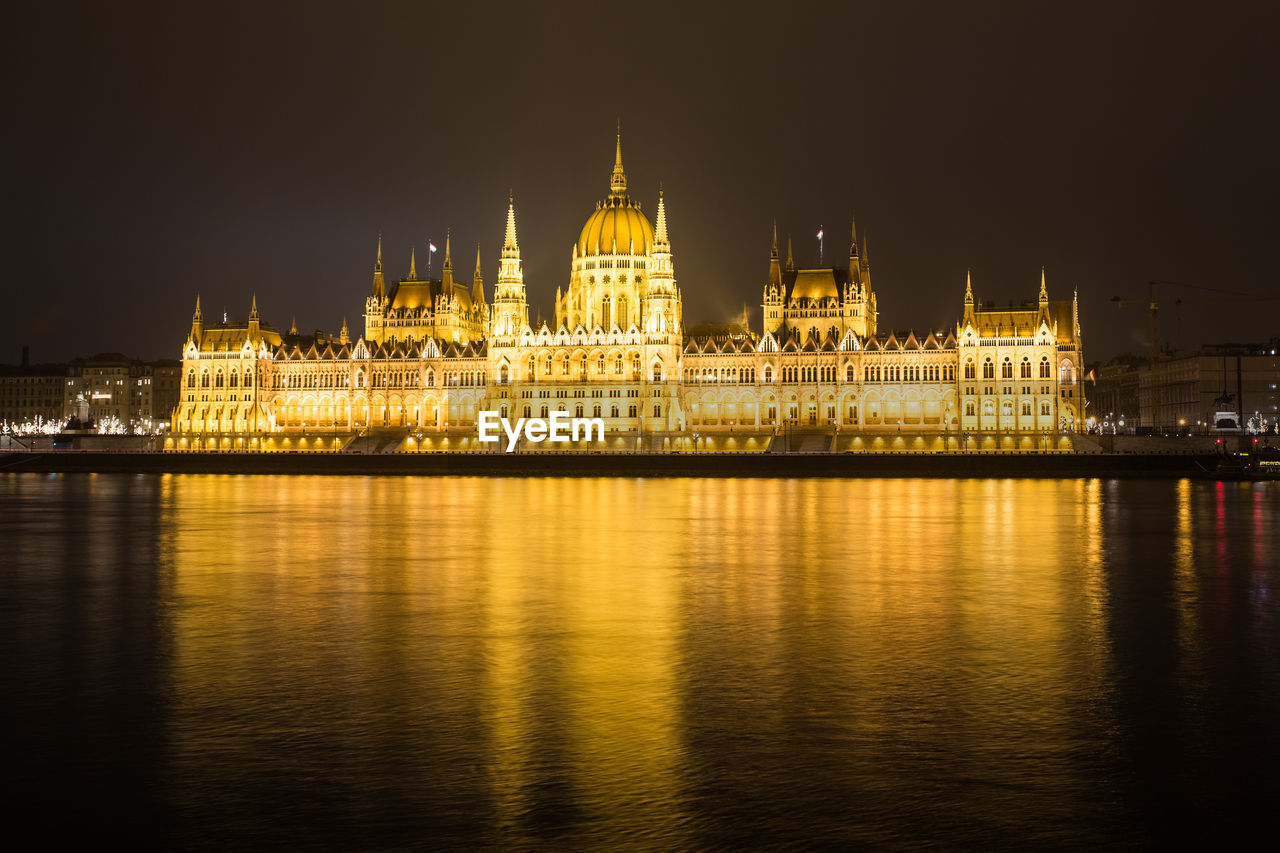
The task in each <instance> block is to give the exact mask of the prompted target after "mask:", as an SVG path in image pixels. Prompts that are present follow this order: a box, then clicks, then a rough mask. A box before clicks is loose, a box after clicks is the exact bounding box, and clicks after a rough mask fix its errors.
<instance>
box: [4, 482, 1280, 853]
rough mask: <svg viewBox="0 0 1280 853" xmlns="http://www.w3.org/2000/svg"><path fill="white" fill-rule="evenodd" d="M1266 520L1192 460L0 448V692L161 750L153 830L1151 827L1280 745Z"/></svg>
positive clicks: (359, 840)
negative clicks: (792, 471)
mask: <svg viewBox="0 0 1280 853" xmlns="http://www.w3.org/2000/svg"><path fill="white" fill-rule="evenodd" d="M1278 508H1280V491H1278V490H1276V489H1273V488H1272V489H1269V488H1267V487H1265V486H1264V487H1259V486H1250V485H1248V484H1244V485H1238V486H1227V485H1224V484H1214V483H1197V482H1192V481H1181V482H1176V483H1170V482H1122V481H1098V480H1084V481H1074V480H1071V481H1046V480H953V481H945V480H840V481H838V480H713V479H697V480H634V479H633V480H622V479H612V480H609V479H506V480H503V479H463V478H439V479H431V478H395V477H388V478H360V477H333V478H325V477H293V478H274V477H191V476H167V477H106V476H92V477H33V476H14V475H9V476H4V477H0V510H3V511H0V534H2V535H3V537H4V543H5V549H4V550H5V552H6V555H7V556H8V558H9V566H8V568H7V569H6V570H5V571H3V572H0V593H2V594H0V602H3V603H4V604H5V606H6V608H7V609H6V610H5V613H6V615H7V618H6V619H5V620H3V623H2V626H3V628H4V629H5V630H6V631H7V633H6V634H5V635H4V640H5V644H6V645H5V647H6V648H8V649H11V650H12V649H19V650H20V653H13V654H10V655H9V656H8V658H9V660H10V661H11V662H12V664H13V669H14V671H15V672H16V673H17V674H18V676H19V677H18V678H16V679H15V681H16V683H17V684H18V685H19V687H20V688H21V689H19V690H18V691H16V692H12V691H11V692H12V697H13V701H12V702H11V705H12V707H14V708H49V707H54V708H62V709H63V710H62V711H61V713H63V714H64V715H65V716H64V718H63V721H62V723H61V724H60V725H59V728H58V731H59V732H66V731H70V732H72V734H73V740H74V737H76V736H79V737H81V740H80V741H79V743H81V744H82V746H83V750H82V751H83V752H84V754H85V755H87V756H89V757H88V758H87V759H86V760H87V761H89V763H90V764H91V765H92V766H93V767H100V766H102V764H103V762H102V761H101V760H100V756H101V755H103V754H106V755H109V756H111V761H109V762H107V763H108V764H113V765H121V766H123V765H128V764H131V763H134V762H141V766H144V767H150V768H152V769H151V770H150V771H148V772H150V773H152V775H154V777H155V778H154V780H153V782H154V786H155V790H157V791H160V792H162V797H163V801H164V802H165V803H169V804H173V808H174V809H175V810H176V814H177V817H176V819H175V820H176V825H179V826H182V827H192V828H193V829H191V830H190V833H195V834H196V835H191V834H188V830H185V829H184V830H183V831H182V832H180V833H179V837H178V838H177V839H176V840H175V844H174V846H184V845H185V844H187V843H188V842H191V841H192V840H193V839H195V840H197V841H199V843H200V844H201V845H204V844H208V845H209V846H229V847H234V846H237V844H238V842H242V841H244V840H245V839H250V838H251V839H255V840H256V841H259V842H264V843H265V842H272V843H280V844H282V845H283V844H288V843H290V842H291V840H292V835H291V834H290V833H292V832H295V831H296V828H297V827H300V826H338V827H341V829H342V833H343V834H342V835H341V836H340V837H326V838H325V839H324V841H325V842H326V843H328V844H331V845H332V846H353V847H360V846H391V847H395V846H404V847H413V846H422V845H423V844H426V843H428V841H429V842H430V843H434V844H436V845H437V846H444V847H477V846H514V847H557V848H559V847H569V848H588V849H600V848H604V847H616V846H641V847H661V848H667V849H687V848H700V847H719V848H726V849H736V848H742V847H768V846H773V845H780V844H785V843H794V842H795V841H796V840H797V839H802V840H803V841H804V843H805V844H806V845H807V846H813V847H823V846H837V845H845V846H848V845H854V846H859V845H860V846H872V845H876V846H883V845H892V846H904V845H916V844H917V843H926V842H927V843H936V844H939V845H941V844H947V845H948V846H980V845H981V843H982V842H983V841H984V840H985V839H988V838H990V837H991V835H992V834H993V833H995V834H1005V835H1007V836H1008V837H1021V838H1029V839H1035V841H1036V842H1037V843H1038V844H1040V845H1048V846H1068V845H1070V846H1091V845H1095V844H1099V843H1115V842H1116V840H1117V839H1121V840H1125V839H1129V840H1134V839H1137V840H1142V839H1143V838H1144V837H1145V836H1143V834H1142V833H1143V831H1144V829H1143V828H1144V827H1148V826H1150V823H1151V821H1150V815H1148V814H1147V813H1145V812H1143V811H1142V810H1143V808H1144V805H1143V804H1144V802H1145V800H1144V799H1143V798H1144V797H1148V796H1150V797H1151V801H1152V803H1153V805H1152V808H1153V809H1157V810H1164V809H1167V808H1168V802H1170V801H1171V799H1170V798H1172V801H1176V802H1178V803H1179V804H1180V807H1181V808H1184V809H1195V808H1203V809H1204V810H1206V813H1208V814H1217V813H1218V812H1219V811H1221V810H1222V809H1224V808H1229V807H1230V805H1231V803H1233V802H1235V801H1237V800H1239V801H1240V802H1244V800H1243V799H1241V797H1242V796H1245V795H1247V793H1248V791H1247V790H1245V791H1242V790H1241V789H1240V787H1239V786H1236V787H1234V788H1233V787H1232V780H1233V779H1235V778H1237V777H1238V778H1240V779H1247V778H1250V775H1249V773H1243V774H1240V773H1237V772H1236V768H1237V767H1243V766H1245V765H1246V764H1247V763H1248V761H1250V760H1251V759H1252V757H1253V756H1254V755H1255V753H1256V750H1254V749H1253V748H1252V747H1251V746H1246V747H1244V748H1242V747H1241V746H1240V743H1241V742H1242V738H1244V736H1243V735H1240V734H1239V733H1240V732H1250V733H1252V735H1253V736H1251V737H1248V738H1246V740H1247V742H1248V744H1252V742H1253V740H1255V739H1261V740H1265V739H1266V738H1267V737H1273V736H1274V724H1273V720H1274V713H1273V712H1274V707H1275V704H1276V701H1280V669H1278V668H1277V666H1276V662H1275V661H1276V659H1275V656H1274V654H1273V650H1274V649H1275V648H1277V647H1280V635H1277V631H1278V630H1280V628H1278V627H1277V626H1278V625H1280V620H1276V619H1275V618H1274V613H1275V605H1274V602H1273V600H1272V597H1271V592H1270V590H1271V587H1272V586H1274V584H1275V583H1276V582H1277V577H1276V576H1277V572H1278V569H1277V566H1278V565H1280V558H1278V551H1277V543H1278V541H1280V521H1278V515H1280V509H1278ZM135 685H142V686H143V689H142V690H141V691H140V693H139V694H136V695H144V696H145V697H147V698H146V700H145V701H136V702H135V700H134V699H130V700H129V702H121V701H118V700H117V699H116V698H112V699H110V701H108V700H107V699H104V698H103V697H118V695H120V694H122V693H123V694H127V695H129V696H131V697H133V696H135V694H134V693H132V692H130V691H133V690H134V689H135ZM24 691H25V692H24ZM67 697H71V699H70V701H68V698H67ZM32 717H33V720H34V718H36V717H41V715H40V714H38V713H34V712H33V714H32ZM68 720H69V721H70V722H68ZM103 727H105V728H106V730H107V732H108V733H107V735H104V736H102V737H100V738H99V737H97V736H96V734H95V735H92V736H91V735H90V734H84V733H97V732H100V731H102V730H103ZM29 728H30V729H31V731H30V733H29V734H30V736H29V737H26V738H23V737H19V738H18V739H17V740H18V742H20V743H22V742H28V741H29V742H32V743H38V742H39V738H40V737H42V736H43V735H44V732H45V728H46V726H45V723H44V720H43V717H41V718H40V719H39V720H34V722H32V723H31V725H30V727H29ZM23 731H26V730H23ZM77 732H79V733H81V734H79V735H77V734H76V733H77ZM104 744H106V746H104ZM104 751H105V753H104ZM79 752H80V751H78V750H76V749H71V750H69V751H66V752H65V753H60V754H65V755H79ZM117 756H119V757H118V758H117ZM1224 756H1225V758H1224ZM1232 756H1236V757H1235V758H1232ZM29 758H30V757H29ZM48 760H49V759H48V755H46V754H44V753H41V754H40V756H39V761H34V760H28V762H27V763H28V764H29V765H30V764H33V763H35V764H39V763H40V761H44V762H47V761H48ZM67 760H70V759H67ZM147 762H150V764H147ZM1179 762H1181V763H1179ZM1215 762H1218V763H1215ZM1232 762H1235V763H1232ZM49 766H51V767H53V768H54V769H53V771H51V772H52V775H53V776H54V777H57V778H60V779H62V778H68V777H70V776H74V775H75V774H76V773H82V772H83V768H81V767H79V766H76V767H72V768H67V767H62V766H60V765H57V764H56V762H55V763H53V764H51V765H49ZM1182 779H1187V780H1200V779H1209V780H1212V784H1209V783H1205V784H1201V783H1199V782H1197V783H1196V786H1195V790H1194V792H1192V791H1183V790H1182V789H1179V788H1176V787H1170V786H1176V785H1177V784H1181V783H1179V782H1178V781H1177V780H1182ZM1171 780H1172V781H1171ZM1162 786H1163V787H1162ZM1151 792H1154V794H1151ZM1215 797H1216V799H1215ZM89 799H92V798H91V797H90V798H89ZM1201 804H1202V805H1201ZM206 835H207V836H208V837H205V836H206ZM370 839H377V842H376V844H375V843H374V842H373V841H371V840H370ZM424 839H425V840H424Z"/></svg>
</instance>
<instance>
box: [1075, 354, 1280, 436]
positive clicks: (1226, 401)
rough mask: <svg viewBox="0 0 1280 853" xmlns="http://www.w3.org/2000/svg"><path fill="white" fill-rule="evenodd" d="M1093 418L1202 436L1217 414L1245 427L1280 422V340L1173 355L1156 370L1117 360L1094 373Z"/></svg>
mask: <svg viewBox="0 0 1280 853" xmlns="http://www.w3.org/2000/svg"><path fill="white" fill-rule="evenodd" d="M1094 374H1095V376H1096V377H1097V385H1096V387H1094V388H1093V389H1092V390H1091V391H1090V402H1091V408H1090V412H1091V414H1092V415H1093V416H1094V417H1095V418H1096V419H1097V421H1098V422H1101V421H1102V420H1104V419H1108V418H1109V419H1110V422H1111V423H1112V424H1113V425H1115V424H1117V422H1118V421H1119V420H1120V419H1121V418H1123V419H1124V421H1125V425H1124V427H1123V428H1124V429H1126V430H1128V429H1139V430H1147V429H1151V430H1155V431H1170V432H1172V431H1176V430H1190V431H1201V430H1206V429H1209V428H1210V427H1211V426H1212V425H1213V424H1214V423H1215V422H1216V421H1217V420H1219V418H1218V415H1219V413H1228V412H1229V413H1233V414H1234V415H1235V416H1236V419H1237V421H1238V422H1239V424H1240V425H1241V426H1247V424H1248V421H1249V419H1250V418H1252V417H1255V416H1256V417H1258V418H1262V419H1265V420H1266V421H1267V422H1268V423H1274V422H1275V421H1276V420H1277V418H1280V339H1272V340H1271V341H1269V342H1268V343H1265V344H1219V345H1215V346H1208V347H1205V348H1204V349H1202V350H1201V351H1200V352H1198V353H1175V354H1172V355H1169V356H1166V357H1165V358H1163V359H1161V360H1160V361H1159V362H1157V363H1156V364H1154V365H1152V364H1149V363H1148V362H1147V360H1146V359H1140V358H1135V357H1133V356H1118V357H1117V358H1115V359H1113V360H1112V361H1110V362H1108V363H1107V364H1104V365H1101V366H1099V367H1096V368H1095V369H1094Z"/></svg>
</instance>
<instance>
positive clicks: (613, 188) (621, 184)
mask: <svg viewBox="0 0 1280 853" xmlns="http://www.w3.org/2000/svg"><path fill="white" fill-rule="evenodd" d="M609 190H610V194H611V195H626V192H627V174H626V172H624V171H622V119H618V148H617V152H616V154H615V155H614V158H613V176H612V177H610V179H609Z"/></svg>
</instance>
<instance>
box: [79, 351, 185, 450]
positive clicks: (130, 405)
mask: <svg viewBox="0 0 1280 853" xmlns="http://www.w3.org/2000/svg"><path fill="white" fill-rule="evenodd" d="M181 376H182V362H180V361H178V360H177V359H165V360H161V361H156V362H145V361H138V360H137V359H131V358H126V357H125V356H123V355H121V354H120V353H100V354H98V355H95V356H93V357H92V358H78V359H74V360H73V361H72V362H71V363H70V364H69V365H68V366H67V370H66V383H65V386H64V403H63V414H64V416H66V417H68V418H73V417H74V418H77V419H79V420H80V422H81V423H87V422H88V421H93V422H94V423H96V424H103V423H118V424H119V425H120V426H121V427H122V428H124V429H126V430H128V431H130V432H155V431H158V430H159V429H160V428H161V427H162V426H164V425H167V424H168V422H169V419H170V417H171V415H172V414H173V410H174V409H175V408H176V407H177V405H178V394H179V390H180V385H181Z"/></svg>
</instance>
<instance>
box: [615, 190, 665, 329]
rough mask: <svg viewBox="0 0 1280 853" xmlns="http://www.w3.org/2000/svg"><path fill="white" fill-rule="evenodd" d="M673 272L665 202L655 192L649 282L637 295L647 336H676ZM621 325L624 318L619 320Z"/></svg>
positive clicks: (660, 194) (623, 322)
mask: <svg viewBox="0 0 1280 853" xmlns="http://www.w3.org/2000/svg"><path fill="white" fill-rule="evenodd" d="M677 300H678V297H677V295H676V271H675V263H674V261H673V259H672V256H671V239H670V237H669V236H668V234H667V200H666V197H665V195H664V194H663V192H662V188H661V187H659V189H658V223H657V227H656V228H655V229H654V232H653V248H652V250H651V251H650V252H649V282H648V287H647V288H646V290H645V292H644V294H643V295H642V296H641V322H642V323H643V324H644V330H645V331H646V332H647V333H648V334H650V335H661V334H676V333H678V332H679V331H680V321H679V314H680V312H679V310H678V309H677V307H676V303H677ZM619 319H620V320H621V321H622V322H620V323H619V325H625V319H624V318H619Z"/></svg>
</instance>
